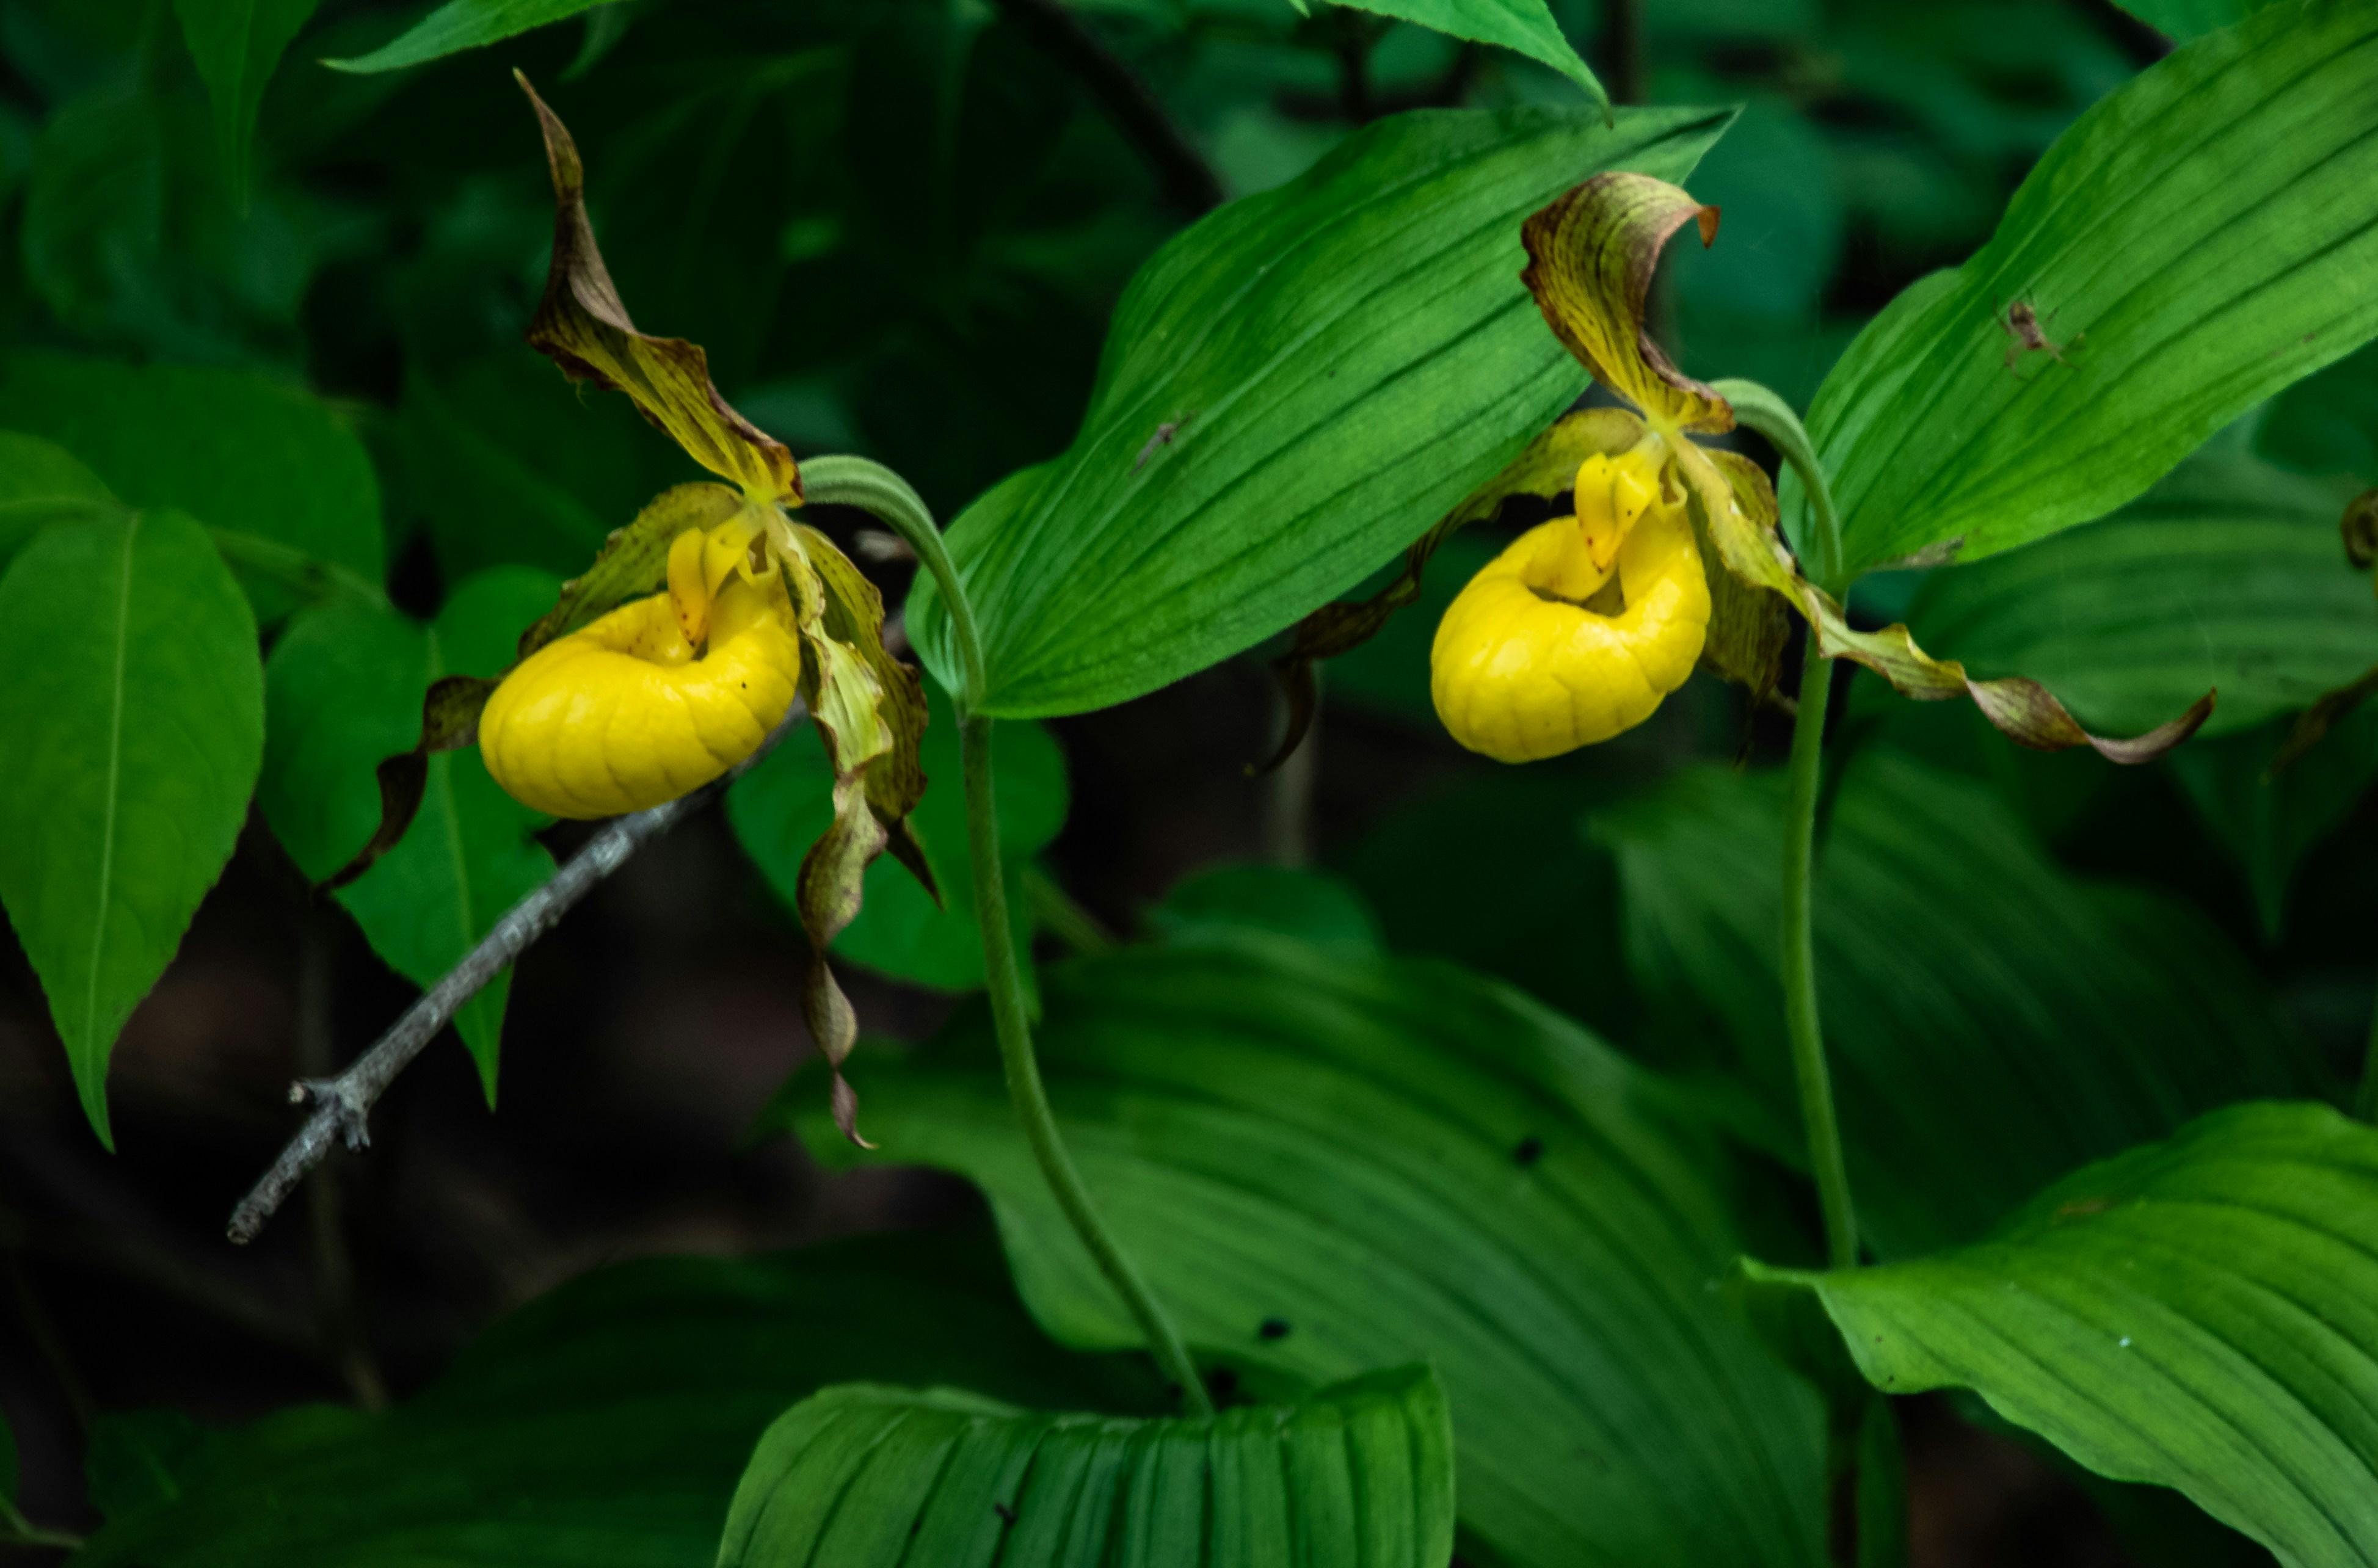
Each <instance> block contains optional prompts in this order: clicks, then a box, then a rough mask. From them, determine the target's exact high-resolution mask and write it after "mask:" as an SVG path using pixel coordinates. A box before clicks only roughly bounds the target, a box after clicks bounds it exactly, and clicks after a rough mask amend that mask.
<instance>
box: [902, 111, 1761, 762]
mask: <svg viewBox="0 0 2378 1568" xmlns="http://www.w3.org/2000/svg"><path fill="white" fill-rule="evenodd" d="M1731 117H1732V116H1731V115H1730V114H1728V113H1726V112H1724V111H1719V110H1698V109H1696V110H1668V109H1663V110H1635V111H1630V112H1628V113H1627V114H1622V115H1621V116H1620V117H1619V119H1618V122H1617V124H1616V126H1615V128H1611V127H1605V126H1604V125H1603V119H1602V116H1601V115H1600V114H1594V113H1591V112H1581V113H1567V114H1554V113H1548V112H1545V111H1542V110H1513V111H1502V112H1493V113H1488V112H1480V111H1453V110H1443V111H1429V112H1422V113H1414V114H1398V115H1395V116H1393V117H1391V118H1389V119H1387V120H1383V121H1380V122H1378V123H1377V124H1375V125H1374V126H1369V127H1368V128H1366V129H1364V130H1363V131H1360V132H1358V133H1356V134H1355V135H1354V136H1352V137H1351V138H1348V139H1347V141H1346V142H1345V143H1344V144H1343V145H1342V146H1341V147H1340V148H1339V150H1337V151H1335V152H1333V153H1332V154H1331V155H1330V156H1329V157H1327V158H1326V159H1324V160H1323V161H1322V162H1320V163H1319V164H1318V165H1316V166H1315V168H1314V169H1313V170H1311V171H1310V172H1309V173H1307V174H1304V175H1303V177H1301V178H1299V179H1297V180H1294V181H1292V182H1291V183H1290V184H1288V185H1286V186H1281V187H1280V188H1279V189H1277V190H1272V191H1267V192H1265V193H1264V194H1262V195H1260V196H1255V197H1246V198H1245V199H1243V200H1240V201H1235V202H1232V203H1231V205H1230V206H1228V207H1225V208H1223V209H1221V210H1219V211H1218V212H1215V213H1212V214H1209V215H1208V216H1207V217H1206V218H1205V219H1204V220H1202V221H1199V222H1198V223H1197V224H1196V225H1195V227H1193V228H1191V229H1189V230H1188V231H1187V232H1186V233H1183V234H1181V235H1179V236H1177V237H1176V238H1175V239H1173V240H1172V242H1171V244H1169V245H1166V246H1165V247H1164V248H1163V249H1162V250H1161V251H1159V252H1158V253H1157V255H1156V256H1155V257H1153V258H1152V259H1150V260H1149V261H1148V263H1147V265H1146V266H1144V267H1142V268H1141V269H1140V270H1139V273H1138V275H1137V276H1136V277H1135V278H1134V279H1133V281H1132V284H1131V287H1130V288H1129V289H1128V290H1127V291H1126V292H1125V293H1124V296H1123V303H1122V304H1121V305H1119V306H1118V307H1117V308H1116V311H1115V317H1114V323H1113V326H1112V327H1111V329H1110V330H1109V332H1108V336H1107V345H1106V352H1105V357H1104V359H1103V361H1102V362H1101V364H1100V365H1099V379H1098V385H1097V388H1096V389H1095V390H1094V391H1093V392H1092V394H1091V397H1090V406H1089V410H1088V412H1087V413H1086V414H1085V415H1084V417H1083V420H1082V425H1081V429H1080V431H1079V433H1078V434H1077V435H1076V436H1075V438H1074V444H1073V446H1072V447H1071V448H1070V449H1067V451H1066V452H1065V454H1064V455H1063V456H1062V457H1060V458H1058V459H1057V460H1055V461H1053V462H1050V463H1045V464H1042V465H1041V466H1039V467H1038V468H1033V469H1027V470H1026V471H1024V472H1023V473H1018V474H1015V475H1014V476H1012V477H1010V478H1009V479H1007V480H1006V481H1004V482H1003V483H1002V484H1000V485H996V486H994V487H993V488H992V489H991V491H990V492H989V494H987V495H985V496H984V497H982V498H981V499H979V500H978V501H977V502H975V504H974V505H973V506H971V507H969V508H967V510H966V511H964V512H963V513H961V514H960V515H959V517H958V518H957V520H956V521H955V522H954V523H953V524H952V525H951V529H950V551H951V554H952V557H954V559H955V561H956V563H957V567H958V570H959V572H960V574H961V575H962V576H963V577H964V578H965V580H966V583H967V593H968V596H969V597H970V599H971V600H972V602H973V604H974V608H975V614H976V617H977V619H978V620H979V622H980V624H981V630H982V637H983V643H984V652H985V655H986V657H987V659H988V661H989V664H990V688H989V690H988V692H987V693H986V696H985V700H984V702H983V707H984V709H985V711H987V712H991V713H995V714H998V715H1000V716H1002V717H1037V716H1043V715H1051V714H1062V713H1073V712H1083V711H1085V710H1087V709H1091V708H1099V707H1105V706H1108V705H1110V704H1112V703H1116V702H1121V701H1123V700H1126V699H1129V698H1133V697H1137V696H1139V695H1141V694H1143V693H1145V692H1147V691H1152V690H1154V689H1155V688H1158V687H1159V686H1162V685H1164V684H1166V683H1167V682H1169V681H1172V680H1176V679H1178V678H1180V677H1181V676H1185V675H1188V674H1190V673H1191V672H1193V671H1195V670H1199V669H1202V668H1204V667H1206V666H1207V665H1208V664H1214V663H1216V662H1217V661H1219V660H1220V659H1223V658H1227V657H1229V656H1230V655H1231V654H1232V653H1236V652H1240V651H1242V650H1243V649H1246V648H1249V647H1252V646H1253V645H1254V644H1255V643H1256V642H1259V641H1261V640H1263V639H1264V638H1266V637H1268V636H1270V635H1271V634H1272V633H1274V632H1277V631H1280V630H1282V629H1284V628H1287V627H1289V626H1290V625H1291V624H1293V623H1294V622H1295V621H1296V620H1297V618H1298V617H1300V616H1303V615H1304V614H1306V613H1307V612H1308V611H1311V610H1313V609H1315V608H1316V607H1318V606H1319V605H1321V604H1324V603H1326V602H1327V601H1328V600H1329V599H1332V598H1334V597H1336V596H1338V595H1339V594H1341V593H1343V592H1346V591H1347V590H1349V589H1351V588H1352V587H1353V586H1354V585H1355V584H1356V583H1358V582H1360V581H1362V580H1363V577H1365V576H1366V575H1368V574H1369V573H1370V572H1371V571H1372V570H1374V569H1376V568H1377V567H1379V566H1380V565H1381V564H1383V563H1384V562H1385V561H1386V560H1387V557H1390V556H1392V555H1394V554H1395V553H1396V552H1397V551H1398V550H1400V549H1402V548H1403V547H1404V546H1405V545H1409V544H1411V542H1412V541H1413V540H1414V539H1416V538H1418V537H1419V536H1420V535H1421V534H1422V533H1425V532H1426V531H1427V530H1428V529H1429V527H1430V526H1431V525H1433V524H1434V523H1435V521H1437V520H1438V519H1439V518H1441V517H1443V516H1444V515H1445V514H1446V513H1447V511H1449V510H1451V509H1453V507H1454V506H1455V505H1457V504H1458V503H1459V501H1460V500H1461V498H1462V497H1464V496H1467V495H1468V494H1469V493H1470V492H1471V490H1472V489H1474V488H1475V487H1476V486H1477V485H1478V484H1479V483H1480V482H1481V481H1483V480H1484V479H1486V478H1487V477H1488V476H1489V475H1491V474H1493V473H1495V471H1496V470H1498V469H1499V468H1501V467H1502V466H1503V464H1504V463H1505V462H1506V461H1508V460H1509V459H1510V458H1511V457H1512V456H1513V455H1514V454H1516V453H1517V452H1518V451H1519V449H1520V448H1521V447H1523V446H1525V445H1526V444H1527V442H1528V441H1529V440H1530V439H1531V438H1532V437H1534V436H1536V435H1537V434H1538V433H1539V432H1540V431H1542V430H1543V428H1544V427H1545V426H1546V425H1550V424H1551V423H1552V422H1553V420H1554V418H1555V416H1556V415H1558V414H1559V413H1560V412H1561V410H1562V409H1564V408H1566V407H1567V405H1568V404H1569V403H1570V402H1571V401H1574V400H1575V398H1576V397H1577V395H1578V393H1579V391H1581V390H1582V389H1584V384H1585V374H1584V372H1583V371H1582V370H1581V369H1579V366H1578V365H1576V363H1575V362H1574V361H1572V360H1571V359H1570V358H1569V357H1568V354H1567V351H1566V350H1564V349H1563V348H1562V347H1561V346H1560V344H1559V343H1558V342H1557V341H1555V340H1554V338H1553V336H1552V335H1551V334H1550V333H1549V332H1547V331H1545V330H1544V328H1543V321H1542V319H1541V318H1540V317H1538V316H1537V314H1536V309H1535V306H1534V305H1533V304H1532V303H1531V301H1530V299H1529V297H1528V294H1527V291H1526V290H1525V289H1523V288H1521V287H1520V286H1519V268H1520V266H1521V264H1522V262H1523V261H1524V260H1525V257H1523V255H1522V254H1521V251H1520V248H1519V224H1520V221H1522V220H1523V219H1524V218H1526V216H1527V215H1528V214H1529V213H1530V212H1531V211H1533V210H1534V209H1536V208H1538V207H1541V206H1542V205H1543V203H1544V202H1545V201H1546V200H1548V199H1550V198H1551V197H1553V196H1554V195H1555V194H1556V193H1557V192H1559V191H1561V190H1564V189H1566V188H1567V187H1568V186H1571V185H1574V184H1575V183H1576V182H1577V181H1579V179H1582V178H1584V177H1585V176H1587V175H1589V174H1593V173H1595V172H1597V171H1600V170H1603V169H1608V168H1630V169H1638V170H1641V171H1643V172H1645V173H1650V174H1659V175H1661V176H1663V178H1668V179H1682V178H1683V177H1684V176H1685V175H1686V174H1688V173H1690V172H1691V169H1692V166H1693V164H1694V163H1695V162H1697V161H1698V160H1699V157H1700V154H1701V153H1702V152H1703V151H1704V150H1707V148H1708V147H1709V145H1710V143H1711V142H1712V141H1713V140H1715V139H1716V138H1717V136H1718V135H1719V133H1720V132H1721V131H1723V129H1724V127H1725V126H1726V124H1727V122H1728V121H1729V120H1730V119H1731ZM909 628H910V632H911V635H912V636H914V637H915V638H916V639H917V645H918V648H919V652H920V653H921V654H922V655H923V656H924V658H925V661H926V663H927V664H928V665H929V666H930V667H931V670H932V671H933V674H934V676H935V677H936V678H937V679H939V680H940V681H941V682H942V684H943V687H944V688H951V689H955V688H956V687H957V686H958V685H959V681H958V673H959V672H958V670H957V663H956V656H955V649H954V648H953V647H951V646H950V643H949V635H948V633H949V627H948V620H947V616H946V615H945V613H944V612H943V608H942V606H941V604H940V603H939V601H938V599H937V597H936V595H935V593H934V591H933V589H932V587H931V582H930V580H920V586H919V588H918V589H916V590H915V591H914V592H912V594H911V604H910V610H909Z"/></svg>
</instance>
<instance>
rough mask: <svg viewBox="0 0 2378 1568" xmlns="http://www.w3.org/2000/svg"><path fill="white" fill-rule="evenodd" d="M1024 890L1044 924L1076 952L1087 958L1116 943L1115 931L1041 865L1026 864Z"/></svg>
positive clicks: (1035, 912)
mask: <svg viewBox="0 0 2378 1568" xmlns="http://www.w3.org/2000/svg"><path fill="white" fill-rule="evenodd" d="M1024 892H1025V896H1026V899H1027V902H1028V903H1029V904H1031V905H1032V913H1033V914H1034V915H1035V916H1038V917H1039V921H1040V924H1041V925H1042V926H1043V927H1045V928H1047V929H1048V931H1049V933H1050V935H1051V936H1053V937H1055V938H1056V939H1057V940H1059V941H1061V942H1063V943H1064V944H1065V945H1066V946H1067V947H1068V948H1071V949H1072V950H1073V951H1074V952H1077V953H1080V954H1082V955H1084V956H1085V957H1087V956H1088V955H1089V954H1091V953H1097V952H1108V951H1110V950H1111V949H1112V948H1113V946H1114V945H1115V939H1114V933H1113V932H1112V931H1110V930H1108V929H1107V928H1106V927H1105V925H1104V924H1103V923H1101V922H1100V921H1099V917H1098V916H1095V915H1093V914H1091V913H1090V912H1089V911H1088V910H1087V909H1085V908H1083V907H1082V905H1081V904H1080V902H1079V901H1077V900H1076V899H1075V897H1074V895H1073V894H1072V893H1069V892H1066V891H1065V889H1064V885H1063V883H1061V882H1059V881H1058V880H1057V879H1056V878H1054V877H1052V876H1051V875H1050V874H1049V873H1048V872H1047V870H1045V869H1043V868H1041V867H1040V866H1039V865H1038V864H1034V865H1029V866H1027V867H1025V868H1024Z"/></svg>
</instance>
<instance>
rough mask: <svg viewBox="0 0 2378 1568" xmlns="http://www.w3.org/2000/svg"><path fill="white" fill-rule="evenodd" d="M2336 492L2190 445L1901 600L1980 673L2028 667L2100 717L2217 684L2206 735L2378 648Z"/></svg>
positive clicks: (2296, 698) (2162, 709)
mask: <svg viewBox="0 0 2378 1568" xmlns="http://www.w3.org/2000/svg"><path fill="white" fill-rule="evenodd" d="M2343 505H2344V502H2343V498H2342V497H2339V496H2337V495H2336V493H2335V492H2334V491H2333V490H2332V489H2331V488H2330V487H2328V486H2325V485H2317V484H2314V483H2312V482H2311V481H2308V480H2301V479H2298V478H2296V477H2294V476H2293V475H2291V474H2288V473H2281V472H2279V471H2278V470H2276V469H2273V468H2271V467H2269V466H2268V465H2266V464H2264V463H2259V462H2255V461H2252V460H2250V459H2243V458H2210V457H2208V458H2200V459H2197V460H2196V461H2192V462H2190V463H2187V464H2185V465H2183V466H2182V467H2181V468H2180V470H2179V471H2178V472H2177V473H2174V474H2173V475H2172V476H2171V477H2170V478H2169V479H2168V480H2166V481H2165V482H2164V483H2163V484H2162V485H2157V486H2156V489H2155V490H2154V491H2152V492H2150V493H2149V494H2148V495H2147V496H2146V497H2144V498H2143V499H2141V500H2139V501H2137V502H2135V503H2133V504H2132V505H2131V506H2129V507H2126V508H2124V509H2122V510H2121V511H2120V512H2119V513H2117V514H2115V515H2114V516H2112V517H2109V518H2107V519H2106V520H2104V521H2101V522H2096V523H2092V524H2090V525H2088V526H2087V527H2085V528H2079V529H2075V530H2073V531H2072V532H2071V533H2065V534H2062V535H2060V536H2059V537H2057V538H2054V539H2049V540H2046V541H2043V542H2041V543H2040V544H2038V545H2034V546H2033V547H2031V548H2030V549H2027V550H2018V551H2015V552H2013V553H2012V554H2010V555H2005V556H2000V557H1992V558H1991V559H1989V560H1987V561H1984V562H1982V563H1981V564H1980V565H1978V566H1976V567H1973V568H1971V569H1966V570H1962V571H1940V572H1935V573H1933V574H1932V576H1931V578H1930V579H1929V580H1928V581H1927V582H1926V583H1925V586H1924V592H1922V593H1921V594H1920V595H1919V596H1918V597H1917V598H1916V603H1915V604H1914V606H1913V607H1912V608H1911V609H1910V611H1909V614H1908V621H1909V624H1910V625H1911V626H1912V627H1913V628H1914V629H1915V632H1916V638H1917V640H1919V641H1921V642H1922V643H1923V644H1924V646H1925V647H1926V648H1928V649H1930V650H1932V651H1933V652H1936V653H1939V654H1940V655H1941V656H1943V657H1946V658H1954V659H1957V660H1959V661H1960V662H1962V663H1963V664H1964V665H1965V667H1966V668H1967V669H1969V670H1971V671H1972V672H1973V673H1974V674H1975V675H1976V676H1977V677H1984V678H1987V677H1989V676H2003V675H2016V674H2021V675H2027V676H2031V677H2033V678H2034V679H2036V680H2038V681H2040V682H2042V683H2043V684H2045V685H2046V686H2047V687H2048V688H2049V689H2050V690H2052V691H2054V692H2055V693H2056V695H2057V697H2058V698H2059V699H2060V700H2062V701H2063V703H2064V704H2065V706H2067V707H2068V708H2070V709H2072V712H2073V715H2074V716H2075V717H2076V718H2078V719H2080V720H2081V722H2082V723H2083V724H2087V725H2089V726H2090V727H2092V728H2094V729H2103V730H2108V731H2111V732H2114V733H2118V734H2121V733H2130V732H2134V731H2137V730H2143V729H2148V728H2152V727H2153V726H2154V725H2156V724H2161V723H2162V722H2163V721H2164V720H2166V719H2168V718H2169V717H2170V716H2171V715H2172V714H2173V713H2175V712H2179V711H2180V710H2181V709H2183V708H2185V707H2187V706H2188V705H2189V704H2190V703H2191V702H2192V701H2194V700H2196V699H2198V698H2199V697H2202V696H2204V693H2205V691H2206V690H2207V689H2208V688H2210V689H2217V690H2218V691H2219V692H2220V694H2221V700H2220V703H2219V705H2218V706H2216V708H2215V709H2214V711H2213V716H2212V717H2211V718H2210V719H2208V720H2206V721H2205V724H2204V734H2205V735H2206V736H2215V735H2225V734H2230V733H2234V732H2236V731H2239V730H2244V729H2252V728H2253V727H2255V726H2256V725H2259V724H2265V723H2267V722H2269V721H2270V720H2271V719H2272V718H2274V717H2276V715H2278V714H2281V713H2286V712H2293V711H2295V710H2297V709H2300V708H2302V707H2304V706H2306V705H2307V704H2309V703H2311V702H2312V700H2315V699H2316V698H2318V697H2319V696H2320V695H2321V693H2323V692H2324V691H2328V690H2331V689H2333V688H2336V687H2339V686H2343V685H2344V684H2345V683H2347V682H2348V681H2349V680H2351V679H2353V678H2354V676H2358V675H2360V673H2361V672H2362V671H2363V670H2365V669H2367V668H2369V667H2370V664H2371V663H2372V660H2373V659H2378V597H2373V596H2372V593H2371V591H2370V576H2369V574H2368V573H2367V572H2358V571H2355V570H2354V569H2352V568H2351V567H2350V566H2349V565H2348V564H2347V562H2346V559H2345V553H2344V552H2343V551H2342V550H2340V549H2338V548H2337V545H2336V515H2337V513H2338V511H2339V510H2340V509H2342V507H2343Z"/></svg>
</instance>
